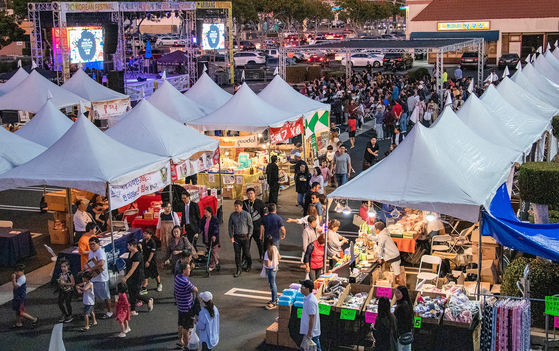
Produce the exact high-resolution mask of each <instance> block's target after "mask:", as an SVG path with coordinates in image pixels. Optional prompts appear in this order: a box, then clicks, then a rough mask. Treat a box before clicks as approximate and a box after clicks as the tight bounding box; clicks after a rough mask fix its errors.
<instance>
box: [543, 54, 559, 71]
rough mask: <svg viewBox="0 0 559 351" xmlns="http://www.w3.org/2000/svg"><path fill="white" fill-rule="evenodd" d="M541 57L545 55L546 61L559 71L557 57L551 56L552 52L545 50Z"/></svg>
mask: <svg viewBox="0 0 559 351" xmlns="http://www.w3.org/2000/svg"><path fill="white" fill-rule="evenodd" d="M543 57H545V59H546V60H547V62H549V64H550V65H551V67H553V68H555V70H556V71H557V72H559V59H557V58H556V57H555V56H553V54H552V53H551V52H549V51H546V53H545V54H543Z"/></svg>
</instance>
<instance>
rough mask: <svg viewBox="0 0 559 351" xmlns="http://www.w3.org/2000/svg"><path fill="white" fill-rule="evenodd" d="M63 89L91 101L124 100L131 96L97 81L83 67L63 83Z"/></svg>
mask: <svg viewBox="0 0 559 351" xmlns="http://www.w3.org/2000/svg"><path fill="white" fill-rule="evenodd" d="M62 89H65V90H67V91H69V92H72V93H74V94H76V95H78V96H80V97H81V98H83V99H84V100H87V101H91V102H103V101H112V100H124V99H129V98H130V97H129V96H128V95H124V94H121V93H119V92H117V91H114V90H112V89H109V88H107V87H104V86H103V85H101V84H99V83H97V82H96V81H94V80H93V79H92V78H91V77H90V76H89V75H87V73H85V72H84V71H83V70H82V69H81V68H80V69H78V70H77V71H76V73H75V74H74V75H73V76H72V78H70V79H69V80H68V81H67V82H66V83H64V84H63V85H62Z"/></svg>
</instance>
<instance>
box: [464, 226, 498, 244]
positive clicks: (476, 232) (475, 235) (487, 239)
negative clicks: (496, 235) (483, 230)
mask: <svg viewBox="0 0 559 351" xmlns="http://www.w3.org/2000/svg"><path fill="white" fill-rule="evenodd" d="M470 241H471V242H472V246H477V243H478V242H479V229H476V230H474V231H473V232H472V238H471V239H470ZM486 245H493V246H497V245H499V243H498V242H497V240H495V239H493V238H492V237H490V236H482V237H481V246H482V247H483V246H486Z"/></svg>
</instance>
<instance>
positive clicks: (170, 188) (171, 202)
mask: <svg viewBox="0 0 559 351" xmlns="http://www.w3.org/2000/svg"><path fill="white" fill-rule="evenodd" d="M170 164H171V169H173V161H171V162H170ZM174 183H175V182H174V181H173V177H172V176H171V184H169V203H170V204H171V212H175V210H174V209H173V184H174Z"/></svg>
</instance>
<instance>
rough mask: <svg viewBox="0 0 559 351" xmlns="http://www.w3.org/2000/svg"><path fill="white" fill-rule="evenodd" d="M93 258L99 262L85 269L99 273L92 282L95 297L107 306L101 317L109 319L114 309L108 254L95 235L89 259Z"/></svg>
mask: <svg viewBox="0 0 559 351" xmlns="http://www.w3.org/2000/svg"><path fill="white" fill-rule="evenodd" d="M92 259H95V260H96V261H97V263H96V264H95V265H94V266H93V267H90V268H88V269H86V270H85V271H86V272H90V273H93V272H98V273H99V274H97V275H96V276H95V277H92V278H91V282H92V283H93V288H94V289H93V291H94V292H95V299H97V300H100V301H103V302H104V303H105V307H106V308H107V313H105V314H104V315H103V316H102V317H101V319H109V318H111V317H112V316H113V309H112V305H111V292H110V290H109V270H108V264H107V255H106V254H105V249H101V244H100V241H99V238H97V237H95V236H92V237H91V238H89V260H92Z"/></svg>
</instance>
